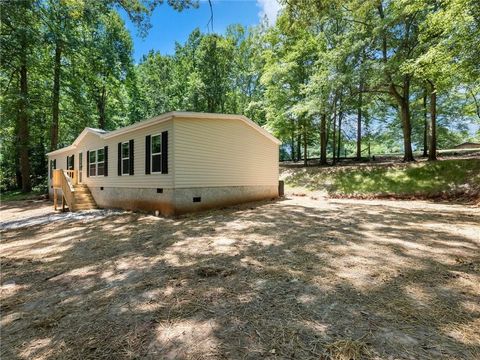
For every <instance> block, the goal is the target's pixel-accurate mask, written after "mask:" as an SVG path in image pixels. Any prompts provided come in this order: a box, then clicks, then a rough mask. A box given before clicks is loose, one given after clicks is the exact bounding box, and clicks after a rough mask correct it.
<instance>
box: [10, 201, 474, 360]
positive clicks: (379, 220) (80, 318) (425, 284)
mask: <svg viewBox="0 0 480 360" xmlns="http://www.w3.org/2000/svg"><path fill="white" fill-rule="evenodd" d="M320 203H321V202H315V201H309V202H307V201H305V202H304V203H302V201H300V200H299V201H293V202H292V201H291V200H285V201H279V202H275V203H268V202H264V203H260V204H257V205H251V204H248V205H244V206H239V207H234V208H229V209H224V210H219V211H211V212H207V213H202V214H194V215H189V216H184V217H181V218H177V219H166V218H156V217H153V216H147V215H142V214H134V213H129V214H125V215H122V216H116V217H112V218H106V219H101V220H98V221H95V222H88V223H81V222H76V223H69V224H66V225H63V226H62V224H59V223H54V224H50V225H48V226H45V227H35V228H29V229H17V230H11V231H6V232H3V233H2V235H3V236H2V243H1V246H2V284H3V285H2V293H1V296H2V302H1V312H2V320H1V322H2V342H3V344H2V350H1V351H2V358H5V359H7V358H12V359H15V358H68V359H74V358H82V359H90V358H91V359H99V358H103V359H118V358H152V359H154V358H166V359H168V358H172V359H174V358H182V359H188V358H196V359H198V358H234V359H236V358H240V359H263V358H298V359H308V358H316V359H318V358H329V357H334V356H335V355H338V354H339V353H341V352H342V351H346V350H345V349H343V348H342V347H341V344H344V345H345V344H350V345H351V346H357V350H358V355H359V356H363V357H365V358H369V357H377V358H385V359H387V358H425V359H427V358H466V359H468V358H470V359H474V358H478V356H479V355H480V346H479V343H478V340H479V339H478V329H479V320H480V306H479V305H478V300H479V296H480V291H479V279H480V275H479V269H480V256H479V242H480V239H478V238H477V237H475V233H474V232H473V231H474V230H475V229H477V230H478V229H479V225H478V215H475V214H474V216H472V213H470V212H468V211H467V210H466V211H459V210H455V211H453V210H452V211H446V210H444V211H443V212H441V213H432V212H430V211H428V210H425V209H421V207H420V206H417V207H415V208H414V209H409V210H405V209H401V208H396V207H389V206H388V205H383V206H375V205H369V206H368V207H366V206H365V205H362V204H358V205H355V204H344V203H341V202H329V203H328V204H322V205H320ZM470 230H472V231H470ZM13 282H14V283H13ZM341 341H346V342H343V343H342V342H341ZM348 341H349V342H348Z"/></svg>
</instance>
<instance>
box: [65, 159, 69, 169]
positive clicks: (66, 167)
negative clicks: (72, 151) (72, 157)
mask: <svg viewBox="0 0 480 360" xmlns="http://www.w3.org/2000/svg"><path fill="white" fill-rule="evenodd" d="M68 158H69V156H67V166H65V169H67V170H69V169H68Z"/></svg>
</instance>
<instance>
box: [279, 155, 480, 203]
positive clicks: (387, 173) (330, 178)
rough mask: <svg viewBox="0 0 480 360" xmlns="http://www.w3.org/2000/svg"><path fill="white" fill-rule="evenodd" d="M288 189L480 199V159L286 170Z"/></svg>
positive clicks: (351, 194) (340, 194) (349, 194)
mask: <svg viewBox="0 0 480 360" xmlns="http://www.w3.org/2000/svg"><path fill="white" fill-rule="evenodd" d="M282 178H283V179H284V180H285V183H286V185H287V186H288V187H290V188H293V189H295V190H297V191H298V188H303V189H305V190H307V191H319V192H321V193H324V194H326V195H328V196H331V197H358V198H369V197H394V198H446V199H450V198H462V197H464V198H468V199H470V200H472V201H475V200H476V201H478V200H480V158H472V159H452V160H442V161H436V162H431V163H430V162H418V163H415V164H401V163H400V164H399V163H396V164H379V165H369V164H359V165H356V166H355V165H354V166H340V167H308V168H288V167H284V168H283V169H282Z"/></svg>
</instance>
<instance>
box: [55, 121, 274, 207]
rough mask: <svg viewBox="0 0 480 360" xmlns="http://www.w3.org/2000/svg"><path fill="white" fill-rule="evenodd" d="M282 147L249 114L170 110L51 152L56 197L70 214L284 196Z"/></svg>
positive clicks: (89, 133) (90, 133) (85, 135)
mask: <svg viewBox="0 0 480 360" xmlns="http://www.w3.org/2000/svg"><path fill="white" fill-rule="evenodd" d="M279 145H280V141H279V140H278V139H276V138H275V137H274V136H272V135H271V134H270V133H269V132H268V131H266V130H265V129H263V128H262V127H260V126H259V125H257V124H255V123H254V122H253V121H251V120H250V119H248V118H246V117H245V116H241V115H225V114H206V113H193V112H170V113H166V114H163V115H160V116H157V117H154V118H151V119H148V120H145V121H142V122H138V123H135V124H133V125H130V126H127V127H124V128H121V129H118V130H114V131H105V130H100V129H92V128H86V129H85V130H83V131H82V133H81V134H80V135H79V136H78V137H77V138H76V140H75V141H74V142H73V143H72V144H71V145H70V146H67V147H65V148H62V149H58V150H55V151H52V152H50V153H48V154H47V155H48V164H49V191H50V197H51V198H52V199H54V202H55V206H57V204H59V203H60V202H61V203H62V206H68V207H69V208H70V210H72V211H75V210H82V209H90V208H94V207H100V208H123V209H128V210H146V211H155V212H157V211H158V212H159V213H161V214H164V215H174V214H181V213H185V212H190V211H196V210H202V209H207V208H213V207H220V206H228V205H233V204H238V203H242V202H248V201H256V200H262V199H271V198H275V197H277V196H278V175H279V174H278V160H279Z"/></svg>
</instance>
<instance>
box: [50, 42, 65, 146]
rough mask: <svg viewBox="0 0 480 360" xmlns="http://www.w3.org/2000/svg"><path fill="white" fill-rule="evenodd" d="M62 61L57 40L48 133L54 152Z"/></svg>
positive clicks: (60, 46) (56, 137)
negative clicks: (50, 120)
mask: <svg viewBox="0 0 480 360" xmlns="http://www.w3.org/2000/svg"><path fill="white" fill-rule="evenodd" d="M61 60H62V42H61V40H57V42H56V44H55V63H54V66H53V100H52V127H51V133H50V150H51V151H53V150H56V149H57V146H58V118H59V112H60V110H59V104H60V70H61Z"/></svg>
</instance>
